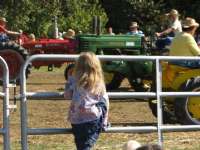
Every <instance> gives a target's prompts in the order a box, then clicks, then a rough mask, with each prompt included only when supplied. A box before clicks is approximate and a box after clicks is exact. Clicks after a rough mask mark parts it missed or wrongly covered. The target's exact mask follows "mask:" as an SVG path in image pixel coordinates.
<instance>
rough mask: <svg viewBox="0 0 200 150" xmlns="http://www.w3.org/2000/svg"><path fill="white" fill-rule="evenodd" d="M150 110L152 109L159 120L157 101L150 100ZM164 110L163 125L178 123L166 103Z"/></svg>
mask: <svg viewBox="0 0 200 150" xmlns="http://www.w3.org/2000/svg"><path fill="white" fill-rule="evenodd" d="M149 108H150V109H151V111H152V114H153V115H154V117H156V118H157V100H149ZM162 110H163V112H162V114H163V123H164V124H167V123H176V122H177V120H176V118H175V116H174V112H173V111H171V109H169V105H168V104H165V103H164V104H163V106H162Z"/></svg>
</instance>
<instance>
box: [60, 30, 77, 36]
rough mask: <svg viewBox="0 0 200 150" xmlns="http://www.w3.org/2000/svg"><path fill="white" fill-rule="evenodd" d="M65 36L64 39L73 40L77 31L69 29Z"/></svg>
mask: <svg viewBox="0 0 200 150" xmlns="http://www.w3.org/2000/svg"><path fill="white" fill-rule="evenodd" d="M63 36H64V38H73V37H74V36H75V31H74V30H73V29H68V30H67V32H66V33H65V34H64V35H63Z"/></svg>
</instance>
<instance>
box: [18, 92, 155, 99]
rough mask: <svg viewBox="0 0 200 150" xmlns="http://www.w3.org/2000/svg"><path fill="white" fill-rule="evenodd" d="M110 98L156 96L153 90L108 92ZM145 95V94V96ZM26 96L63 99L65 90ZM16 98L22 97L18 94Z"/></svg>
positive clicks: (29, 93)
mask: <svg viewBox="0 0 200 150" xmlns="http://www.w3.org/2000/svg"><path fill="white" fill-rule="evenodd" d="M107 93H108V96H109V98H138V97H144V98H145V97H146V98H149V97H155V96H156V93H153V92H107ZM144 95H145V96H144ZM26 97H27V98H29V99H44V98H45V99H55V98H59V99H63V98H64V97H63V92H27V93H26ZM16 98H18V99H19V98H20V97H19V96H17V97H16Z"/></svg>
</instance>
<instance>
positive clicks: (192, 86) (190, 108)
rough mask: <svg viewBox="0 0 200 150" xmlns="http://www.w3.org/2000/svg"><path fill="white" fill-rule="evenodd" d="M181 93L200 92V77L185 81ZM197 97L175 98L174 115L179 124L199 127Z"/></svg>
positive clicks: (199, 108) (199, 112) (199, 118)
mask: <svg viewBox="0 0 200 150" xmlns="http://www.w3.org/2000/svg"><path fill="white" fill-rule="evenodd" d="M180 89H181V91H192V92H199V91H200V76H198V77H196V78H191V79H189V80H187V81H186V82H185V83H184V84H183V85H182V86H181V88H180ZM199 98H200V97H199V96H190V97H182V98H177V99H176V100H175V115H176V117H177V119H178V121H179V122H180V123H181V124H186V125H200V101H199Z"/></svg>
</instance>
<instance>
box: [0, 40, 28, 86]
mask: <svg viewBox="0 0 200 150" xmlns="http://www.w3.org/2000/svg"><path fill="white" fill-rule="evenodd" d="M0 56H2V57H3V58H4V59H5V61H6V62H7V64H8V68H9V77H10V82H12V83H13V82H16V83H17V84H19V73H20V68H21V66H22V65H23V64H24V62H25V60H26V59H27V58H28V52H27V50H26V49H24V48H23V47H21V46H20V45H18V44H16V43H14V42H6V43H5V42H2V43H0ZM30 68H31V65H29V66H28V68H27V70H26V76H27V77H28V74H29V73H30ZM0 80H2V73H1V74H0Z"/></svg>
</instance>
